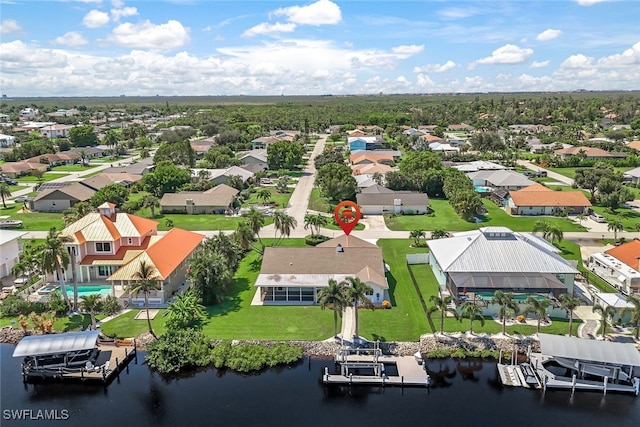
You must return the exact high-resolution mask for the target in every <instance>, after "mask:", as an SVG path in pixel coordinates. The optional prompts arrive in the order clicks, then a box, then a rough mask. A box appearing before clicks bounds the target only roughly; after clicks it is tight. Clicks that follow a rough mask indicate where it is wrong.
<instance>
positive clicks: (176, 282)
mask: <svg viewBox="0 0 640 427" xmlns="http://www.w3.org/2000/svg"><path fill="white" fill-rule="evenodd" d="M61 233H62V235H64V236H67V237H69V238H70V239H71V241H70V242H69V243H66V244H65V246H66V247H67V250H68V251H69V253H70V254H71V256H72V257H75V259H74V261H75V262H74V263H75V277H76V279H77V281H78V282H79V283H92V284H96V282H98V283H105V282H109V283H110V285H111V287H112V290H113V293H114V294H116V295H117V296H121V297H122V296H124V297H125V298H126V299H127V300H128V301H130V302H131V303H133V304H141V303H142V301H143V298H144V296H143V295H138V296H135V295H131V296H128V295H127V287H128V286H129V285H130V284H131V283H132V282H135V280H136V279H135V272H136V271H138V270H139V266H140V263H141V262H142V261H146V262H147V264H148V265H150V266H151V267H152V268H154V269H155V270H156V272H157V277H158V282H159V287H160V289H159V290H158V291H155V292H153V293H152V295H149V302H150V304H164V303H165V302H166V299H167V298H168V297H170V296H171V295H172V294H173V293H175V292H176V291H177V290H178V289H179V288H181V287H182V286H184V285H185V278H186V269H187V260H188V259H189V257H190V256H191V254H192V253H193V251H194V250H195V248H196V247H197V246H198V244H199V243H200V242H201V241H202V240H203V239H204V236H203V235H201V234H198V233H193V232H190V231H185V230H181V229H179V228H172V229H171V230H170V231H169V232H167V233H166V234H164V235H162V236H159V235H158V222H156V221H152V220H150V219H146V218H142V217H139V216H135V215H131V214H127V213H122V212H116V210H115V205H114V204H113V203H108V202H107V203H103V204H102V205H100V206H98V208H97V212H92V213H90V214H88V215H86V216H84V217H83V218H81V219H79V220H78V221H76V222H74V223H72V224H69V225H68V226H67V227H65V228H64V229H63V230H62V232H61ZM71 269H72V266H67V268H65V273H64V274H65V279H66V280H67V281H69V280H70V279H71V274H69V273H68V272H70V271H71ZM54 276H55V275H54ZM55 280H57V278H55Z"/></svg>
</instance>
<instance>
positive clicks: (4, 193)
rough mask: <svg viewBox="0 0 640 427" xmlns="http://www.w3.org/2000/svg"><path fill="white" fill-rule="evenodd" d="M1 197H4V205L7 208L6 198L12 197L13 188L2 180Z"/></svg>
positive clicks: (0, 186)
mask: <svg viewBox="0 0 640 427" xmlns="http://www.w3.org/2000/svg"><path fill="white" fill-rule="evenodd" d="M0 197H2V206H3V207H4V208H5V209H6V208H7V202H6V201H5V199H8V198H9V197H11V188H10V187H9V184H7V183H6V182H4V181H2V182H0Z"/></svg>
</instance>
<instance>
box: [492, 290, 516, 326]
mask: <svg viewBox="0 0 640 427" xmlns="http://www.w3.org/2000/svg"><path fill="white" fill-rule="evenodd" d="M491 304H498V305H499V306H500V310H499V312H498V313H499V316H500V319H501V320H502V335H504V334H505V333H506V330H507V312H508V311H509V310H513V314H514V315H515V314H518V311H519V309H518V303H516V301H515V299H514V296H513V294H512V293H510V292H504V291H501V290H497V291H495V292H494V293H493V298H491Z"/></svg>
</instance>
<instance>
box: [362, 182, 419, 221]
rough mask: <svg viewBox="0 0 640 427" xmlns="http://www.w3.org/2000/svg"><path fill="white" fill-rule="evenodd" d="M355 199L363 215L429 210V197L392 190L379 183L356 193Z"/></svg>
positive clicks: (417, 212) (413, 192)
mask: <svg viewBox="0 0 640 427" xmlns="http://www.w3.org/2000/svg"><path fill="white" fill-rule="evenodd" d="M356 200H357V202H358V205H359V206H360V210H361V211H362V213H363V214H364V215H381V214H385V213H406V214H409V213H416V214H423V213H427V211H428V210H429V197H428V196H427V195H426V194H425V193H418V192H416V191H393V190H389V189H388V188H386V187H382V186H380V185H372V186H370V187H367V188H365V189H364V190H362V192H361V193H358V194H356Z"/></svg>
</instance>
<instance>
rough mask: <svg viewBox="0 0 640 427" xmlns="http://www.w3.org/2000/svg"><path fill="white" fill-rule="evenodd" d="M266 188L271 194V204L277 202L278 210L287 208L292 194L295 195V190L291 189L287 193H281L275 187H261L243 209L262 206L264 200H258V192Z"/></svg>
mask: <svg viewBox="0 0 640 427" xmlns="http://www.w3.org/2000/svg"><path fill="white" fill-rule="evenodd" d="M263 188H266V189H267V190H269V192H270V193H271V200H270V201H271V202H276V203H277V204H278V205H277V206H276V207H277V208H283V209H284V208H286V207H287V206H288V205H289V199H290V198H291V194H292V193H293V188H289V190H288V191H287V192H286V193H279V192H278V190H276V188H275V187H259V188H258V190H257V191H256V192H254V193H252V194H251V197H249V199H247V200H246V201H245V202H244V203H243V204H242V206H243V207H251V206H252V205H262V199H259V198H258V196H257V195H258V191H260V190H261V189H263Z"/></svg>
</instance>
